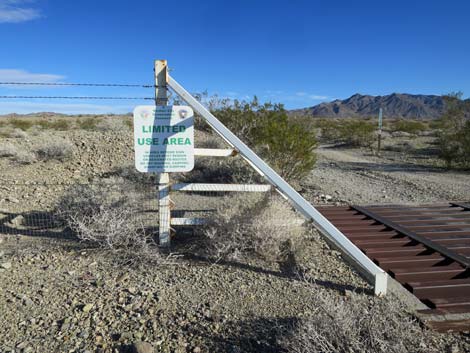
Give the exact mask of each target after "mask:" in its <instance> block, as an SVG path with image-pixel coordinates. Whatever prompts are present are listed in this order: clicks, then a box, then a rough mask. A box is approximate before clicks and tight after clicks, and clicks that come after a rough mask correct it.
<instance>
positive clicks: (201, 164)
mask: <svg viewBox="0 0 470 353" xmlns="http://www.w3.org/2000/svg"><path fill="white" fill-rule="evenodd" d="M134 169H135V168H134ZM172 178H173V179H174V180H177V181H179V182H187V183H190V182H206V183H227V184H231V183H262V182H264V179H263V178H262V177H260V175H259V174H258V173H257V172H256V171H255V170H254V169H253V168H252V167H251V166H250V165H249V164H248V163H247V162H246V161H245V160H243V159H242V158H241V157H240V156H235V157H231V158H223V159H220V158H212V157H200V158H197V159H196V160H195V164H194V169H193V170H192V171H191V173H174V174H173V175H172Z"/></svg>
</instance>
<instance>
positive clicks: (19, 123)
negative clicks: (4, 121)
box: [9, 118, 34, 131]
mask: <svg viewBox="0 0 470 353" xmlns="http://www.w3.org/2000/svg"><path fill="white" fill-rule="evenodd" d="M9 123H10V125H11V126H13V127H14V128H16V129H20V130H23V131H26V130H28V129H30V128H31V127H32V126H33V125H34V123H33V122H32V121H31V120H26V119H16V118H15V119H10V120H9Z"/></svg>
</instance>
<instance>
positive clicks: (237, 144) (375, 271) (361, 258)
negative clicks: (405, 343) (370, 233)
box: [168, 76, 388, 295]
mask: <svg viewBox="0 0 470 353" xmlns="http://www.w3.org/2000/svg"><path fill="white" fill-rule="evenodd" d="M168 85H169V86H170V88H171V89H172V90H173V91H175V92H176V93H177V94H178V95H179V96H180V97H181V98H182V99H183V100H184V101H185V102H186V103H187V104H189V105H190V106H191V107H192V108H193V109H194V111H195V112H197V113H199V114H200V115H201V116H202V117H203V118H204V119H205V120H206V122H207V123H208V124H209V125H210V126H211V127H212V128H213V129H214V130H215V131H216V132H217V133H218V134H219V135H220V136H221V137H222V138H223V139H224V140H225V141H227V143H228V144H229V145H230V146H231V147H233V148H234V149H236V150H237V151H238V152H239V153H240V155H241V156H242V157H243V158H244V159H245V160H247V161H248V162H249V163H250V164H251V165H252V166H253V168H255V169H256V170H257V171H259V173H261V174H262V175H263V176H264V177H265V178H266V179H267V180H268V182H269V183H270V184H272V185H273V186H275V187H276V188H277V190H278V191H279V192H281V193H282V194H284V195H285V197H286V198H288V199H289V200H290V201H291V203H292V205H293V206H294V207H295V208H296V209H297V210H298V211H299V212H300V213H302V214H303V215H304V216H305V217H306V218H307V219H310V220H312V222H313V224H314V225H315V226H316V227H317V229H318V230H319V231H320V232H321V233H322V234H323V235H325V236H326V238H327V239H328V240H330V241H331V242H332V243H333V244H335V245H336V247H338V248H339V249H340V250H341V251H342V252H343V254H344V255H345V257H346V258H347V259H348V260H350V261H351V262H352V263H353V264H354V266H355V267H356V269H357V270H358V271H360V272H361V273H362V274H363V275H364V276H365V277H366V278H367V279H368V280H369V281H370V282H372V283H374V286H375V293H376V294H377V295H385V293H386V292H387V281H388V275H387V273H385V272H384V271H383V270H382V269H381V268H380V267H378V266H377V265H376V264H375V263H374V262H373V261H372V260H371V259H369V258H368V257H367V256H366V255H365V254H364V253H363V252H362V251H361V250H360V249H359V248H357V247H356V246H355V245H354V244H353V243H352V242H351V241H350V240H349V239H348V238H346V236H345V235H344V234H343V233H341V232H340V231H339V230H338V229H337V228H336V227H335V226H334V225H333V224H332V223H331V222H330V221H328V219H326V218H325V217H324V216H323V215H322V214H321V213H320V212H318V210H317V209H315V207H313V206H312V205H311V204H310V203H309V202H308V201H307V200H305V199H304V198H303V197H302V196H301V195H300V194H299V193H298V192H297V191H295V190H294V189H293V188H292V186H290V185H289V184H288V183H287V182H286V181H285V180H284V179H282V178H281V177H280V176H279V175H278V174H277V173H276V172H275V171H274V170H273V169H272V168H271V167H270V166H268V165H267V164H266V163H265V162H264V161H263V160H262V159H261V158H260V157H258V155H257V154H256V153H255V152H253V151H252V150H251V149H250V148H249V147H248V146H247V145H245V144H244V143H243V142H242V141H241V140H240V139H239V138H238V137H237V136H235V135H234V134H233V132H231V131H230V130H229V129H228V128H227V127H226V126H225V125H224V124H222V123H221V122H220V121H219V120H218V119H217V118H216V117H215V116H214V115H213V114H212V113H211V112H209V111H208V110H207V109H206V108H205V107H204V106H203V105H202V104H201V103H200V102H199V101H198V100H197V99H195V98H194V97H193V96H191V94H190V93H189V92H188V91H186V90H185V89H184V88H183V87H182V86H181V85H180V84H179V83H178V82H176V81H175V79H174V78H172V77H171V76H168Z"/></svg>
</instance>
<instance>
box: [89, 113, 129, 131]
mask: <svg viewBox="0 0 470 353" xmlns="http://www.w3.org/2000/svg"><path fill="white" fill-rule="evenodd" d="M124 120H125V119H123V118H121V117H119V116H117V117H107V118H105V119H101V120H100V121H99V122H98V124H97V126H96V129H97V130H99V131H122V130H123V129H124V127H125V125H124Z"/></svg>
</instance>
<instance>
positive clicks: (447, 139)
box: [438, 93, 470, 168]
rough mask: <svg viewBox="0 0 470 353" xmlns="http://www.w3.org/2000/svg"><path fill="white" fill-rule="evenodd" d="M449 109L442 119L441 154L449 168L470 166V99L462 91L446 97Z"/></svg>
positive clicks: (439, 139)
mask: <svg viewBox="0 0 470 353" xmlns="http://www.w3.org/2000/svg"><path fill="white" fill-rule="evenodd" d="M445 101H446V106H447V111H446V113H445V114H444V115H443V117H442V118H441V120H440V124H441V130H440V132H439V134H438V148H439V155H440V158H442V159H443V160H444V161H445V163H446V166H447V167H448V168H450V167H452V166H459V167H464V168H468V167H470V119H469V116H470V101H468V100H467V101H465V100H462V94H461V93H454V94H450V95H448V96H446V97H445Z"/></svg>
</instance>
